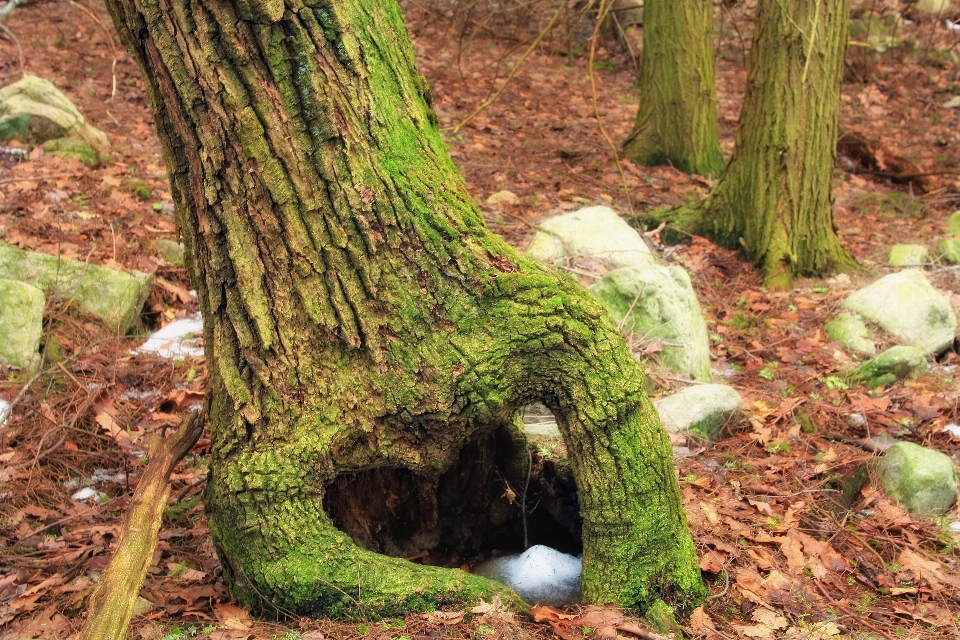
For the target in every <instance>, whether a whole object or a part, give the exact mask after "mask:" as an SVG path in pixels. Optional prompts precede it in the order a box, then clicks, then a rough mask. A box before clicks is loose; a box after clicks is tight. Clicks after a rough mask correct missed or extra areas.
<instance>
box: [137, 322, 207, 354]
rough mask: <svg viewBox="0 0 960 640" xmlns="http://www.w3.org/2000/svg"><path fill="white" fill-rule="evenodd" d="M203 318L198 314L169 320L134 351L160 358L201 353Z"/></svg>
mask: <svg viewBox="0 0 960 640" xmlns="http://www.w3.org/2000/svg"><path fill="white" fill-rule="evenodd" d="M202 334H203V319H202V318H201V317H200V314H199V313H198V314H196V315H194V316H191V317H189V318H184V319H182V320H177V321H176V322H171V323H170V324H168V325H167V326H165V327H164V328H162V329H160V330H159V331H156V332H154V333H152V334H150V337H149V338H148V339H147V341H146V342H144V343H143V344H142V345H140V348H139V349H137V350H136V351H135V352H134V353H155V354H156V355H158V356H160V357H161V358H169V359H170V360H180V359H182V358H194V357H198V356H202V355H203V346H202V345H203V335H202Z"/></svg>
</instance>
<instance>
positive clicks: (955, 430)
mask: <svg viewBox="0 0 960 640" xmlns="http://www.w3.org/2000/svg"><path fill="white" fill-rule="evenodd" d="M943 431H944V433H949V434H950V435H952V436H953V437H954V438H960V424H954V423H952V422H951V423H950V424H948V425H947V426H945V427H944V428H943Z"/></svg>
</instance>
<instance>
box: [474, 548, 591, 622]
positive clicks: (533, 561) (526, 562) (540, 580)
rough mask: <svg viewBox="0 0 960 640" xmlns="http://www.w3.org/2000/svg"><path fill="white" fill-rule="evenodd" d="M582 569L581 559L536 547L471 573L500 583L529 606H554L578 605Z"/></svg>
mask: <svg viewBox="0 0 960 640" xmlns="http://www.w3.org/2000/svg"><path fill="white" fill-rule="evenodd" d="M581 568H582V565H581V562H580V558H575V557H574V556H571V555H569V554H566V553H561V552H559V551H557V550H556V549H551V548H550V547H545V546H543V545H541V544H538V545H535V546H533V547H530V548H529V549H527V550H526V551H524V552H523V553H521V554H516V553H515V554H511V555H508V556H503V557H502V558H494V559H493V560H488V561H486V562H482V563H480V564H478V565H477V566H476V567H474V569H473V572H474V573H476V574H479V575H482V576H485V577H487V578H492V579H493V580H499V581H500V582H503V583H504V584H506V585H507V586H509V587H511V588H512V589H513V590H514V591H516V592H517V595H518V596H520V597H521V598H523V599H524V600H525V601H527V602H529V603H531V604H542V605H549V606H553V607H556V606H560V605H563V604H578V603H579V602H580V570H581Z"/></svg>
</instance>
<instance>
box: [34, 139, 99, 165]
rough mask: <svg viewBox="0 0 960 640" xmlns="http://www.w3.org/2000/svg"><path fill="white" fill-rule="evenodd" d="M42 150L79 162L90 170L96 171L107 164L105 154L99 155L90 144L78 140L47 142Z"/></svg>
mask: <svg viewBox="0 0 960 640" xmlns="http://www.w3.org/2000/svg"><path fill="white" fill-rule="evenodd" d="M43 150H44V152H45V153H52V154H53V155H55V156H61V157H63V158H73V159H74V160H79V161H80V162H82V163H83V164H85V165H86V166H88V167H90V168H91V169H96V168H97V167H99V166H100V165H101V164H106V163H107V160H106V155H107V154H101V153H100V152H98V151H97V149H96V148H95V147H94V146H93V145H92V144H90V143H89V142H87V141H86V140H81V139H80V138H58V139H56V140H49V141H48V142H46V143H44V145H43ZM102 156H103V157H102Z"/></svg>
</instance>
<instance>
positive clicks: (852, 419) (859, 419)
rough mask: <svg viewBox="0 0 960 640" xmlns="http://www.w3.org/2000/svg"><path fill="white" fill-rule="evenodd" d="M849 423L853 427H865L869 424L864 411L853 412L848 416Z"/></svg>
mask: <svg viewBox="0 0 960 640" xmlns="http://www.w3.org/2000/svg"><path fill="white" fill-rule="evenodd" d="M847 424H848V425H850V426H851V427H865V426H867V417H866V416H865V415H863V414H862V413H851V414H850V415H849V416H847Z"/></svg>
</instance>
